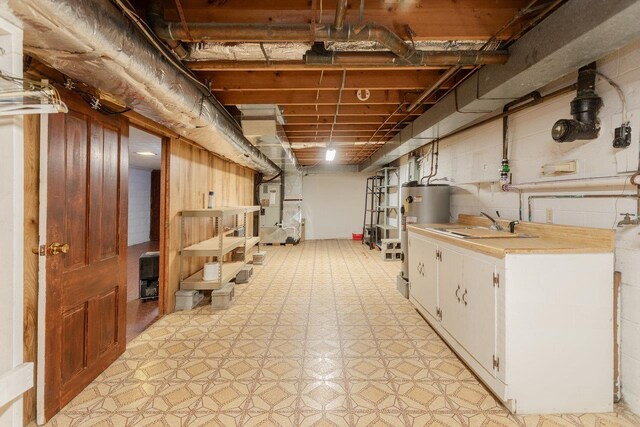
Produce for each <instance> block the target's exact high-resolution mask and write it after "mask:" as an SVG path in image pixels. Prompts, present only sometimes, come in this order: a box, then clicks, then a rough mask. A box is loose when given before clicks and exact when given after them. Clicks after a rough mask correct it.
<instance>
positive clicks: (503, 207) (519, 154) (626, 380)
mask: <svg viewBox="0 0 640 427" xmlns="http://www.w3.org/2000/svg"><path fill="white" fill-rule="evenodd" d="M598 70H599V71H600V72H602V73H604V74H605V75H607V76H608V77H610V78H612V79H613V80H614V81H615V82H616V83H618V84H619V85H620V86H621V87H622V90H623V92H624V94H625V95H626V99H627V111H628V116H629V120H630V121H631V126H632V128H633V130H632V145H631V147H629V148H626V149H615V148H613V147H612V145H611V142H612V140H613V129H614V128H615V127H617V126H620V122H621V112H622V105H621V102H620V99H619V97H618V95H617V94H616V92H615V91H614V90H613V88H612V87H611V86H609V85H608V84H607V83H606V82H605V81H603V80H602V79H600V78H598V80H597V86H596V90H597V92H598V94H599V95H600V96H601V97H602V99H603V101H604V107H603V109H602V110H601V112H600V119H601V121H602V130H601V132H600V136H599V138H598V139H595V140H591V141H576V142H571V143H564V144H558V143H556V142H554V141H553V139H552V138H551V127H552V125H553V124H554V123H555V121H556V120H558V119H560V118H570V117H571V116H570V107H569V103H570V102H571V100H572V99H573V97H574V96H575V93H570V94H567V95H564V96H562V97H559V98H556V99H555V100H552V101H550V102H547V103H544V104H541V105H539V106H536V107H534V108H531V109H528V110H525V111H522V112H520V113H517V114H514V115H513V116H511V118H510V120H509V141H510V153H511V155H510V157H511V167H512V171H513V180H514V183H515V184H517V183H526V182H539V181H544V180H547V179H558V177H552V178H546V177H543V176H542V175H541V167H542V166H543V165H545V164H549V163H558V162H562V161H571V160H577V162H578V172H577V173H576V174H573V175H569V176H567V177H566V178H569V179H576V178H593V177H606V176H615V175H618V174H621V173H625V172H631V171H634V170H637V168H638V145H639V144H638V140H639V137H640V96H638V95H639V94H640V43H634V44H631V45H629V46H626V47H624V48H623V49H620V50H619V51H616V52H613V53H612V54H610V55H609V56H607V57H605V58H603V59H602V60H600V61H598ZM575 78H576V74H572V75H570V76H567V77H566V78H563V79H562V80H561V81H558V82H555V83H553V84H552V85H550V86H549V87H547V88H543V89H542V90H541V92H542V93H543V94H544V93H548V92H550V91H552V90H555V89H557V88H560V87H563V86H566V85H568V84H571V83H573V82H575ZM501 157H502V121H501V120H498V121H494V122H492V123H489V124H486V125H484V126H481V127H478V128H475V129H471V130H469V131H467V132H464V133H461V134H458V135H456V136H453V137H451V138H447V139H444V140H442V141H441V143H440V161H439V172H438V175H437V177H438V178H443V177H447V178H449V179H450V180H452V181H453V182H455V183H472V182H473V183H478V182H484V183H485V184H482V185H475V184H470V185H462V186H460V187H457V188H456V189H455V190H454V191H453V193H452V199H451V207H452V216H453V218H456V217H457V216H458V215H459V214H461V213H466V214H478V213H479V212H480V211H481V210H484V211H487V212H489V213H494V212H495V211H496V210H499V211H500V214H501V215H502V217H504V218H513V219H516V218H518V215H519V198H518V194H517V193H516V192H513V193H503V192H501V191H500V189H499V187H498V186H497V185H490V184H488V182H490V181H497V180H498V178H499V174H498V169H499V167H500V161H501ZM406 162H407V161H406V158H404V159H401V160H400V162H399V164H400V165H401V167H402V169H401V177H403V180H406V177H407V173H408V171H407V165H406ZM429 168H430V163H429V162H428V161H425V162H424V163H423V165H422V169H423V172H424V173H428V171H429ZM623 191H624V192H625V193H629V194H633V193H634V192H635V187H634V186H632V185H629V184H628V185H626V187H625V188H608V189H607V188H604V189H602V191H588V192H589V193H591V194H598V193H602V194H619V193H622V192H623ZM579 193H583V191H580V192H567V191H562V190H555V191H550V192H544V193H541V192H537V193H535V194H540V195H542V194H547V195H554V194H556V195H559V194H579ZM531 194H533V193H528V192H524V194H523V197H524V206H523V208H524V210H523V217H524V219H525V220H526V219H527V217H528V214H529V213H528V211H527V198H528V196H529V195H531ZM625 212H630V213H633V214H635V213H636V202H635V200H632V199H583V200H580V199H536V200H534V201H533V209H532V218H533V221H536V222H546V221H547V217H548V216H550V217H552V221H553V223H556V224H565V225H576V226H587V227H603V228H613V229H615V230H616V231H617V235H616V270H618V271H620V272H621V273H622V282H623V284H622V290H621V306H622V321H621V335H622V339H621V353H622V361H621V376H622V392H623V398H624V400H625V401H626V402H627V403H628V405H629V406H630V408H631V409H632V410H633V411H634V412H636V413H640V236H638V233H639V232H640V227H638V226H635V227H625V228H617V227H615V224H616V223H617V222H618V221H619V220H620V219H622V217H621V216H620V214H621V213H625Z"/></svg>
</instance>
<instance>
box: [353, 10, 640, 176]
mask: <svg viewBox="0 0 640 427" xmlns="http://www.w3.org/2000/svg"><path fill="white" fill-rule="evenodd" d="M638 16H640V2H638V1H637V0H616V1H615V2H614V1H611V0H569V1H568V2H567V3H565V4H564V5H562V6H561V7H560V8H558V9H557V10H556V11H555V12H554V13H552V14H551V15H549V16H548V17H547V18H545V19H544V20H543V21H542V22H540V23H539V24H538V25H536V26H535V27H533V28H532V29H531V30H530V31H529V32H527V33H526V34H524V35H523V36H522V37H521V38H520V39H518V40H517V41H516V42H514V43H513V45H511V46H510V47H509V61H507V63H506V64H505V65H501V66H496V65H488V66H486V67H483V68H482V69H480V70H478V72H476V73H474V74H472V75H471V76H470V77H469V78H468V79H466V80H465V81H464V82H462V83H461V84H460V85H459V86H457V87H456V89H454V90H453V91H452V92H451V93H449V94H448V95H446V96H445V97H444V98H442V99H440V100H439V101H438V103H437V104H436V105H434V106H433V107H431V108H430V109H429V110H427V111H426V112H425V113H424V114H422V115H421V116H420V117H418V118H417V119H416V120H414V121H413V122H411V123H409V124H408V125H407V126H406V127H405V128H404V129H402V130H401V131H400V133H399V134H398V135H396V136H395V137H394V138H392V139H391V140H390V141H388V142H387V143H385V145H384V146H383V147H381V148H380V149H379V150H378V151H377V152H376V153H374V154H373V156H371V157H370V158H369V159H367V160H366V161H365V162H363V163H362V164H361V165H360V170H361V171H373V170H376V169H379V168H380V167H381V166H383V165H385V164H388V163H390V162H393V161H395V160H397V159H398V158H400V157H401V156H403V155H405V154H408V153H410V152H411V151H413V150H415V149H417V148H419V147H421V146H423V145H425V144H427V143H428V142H429V141H433V140H434V139H439V138H444V137H446V136H447V135H450V134H452V133H454V132H457V131H459V130H461V129H464V128H465V127H467V126H469V125H470V124H472V123H474V122H477V121H480V120H483V119H485V118H487V117H489V116H490V115H492V114H495V113H496V111H499V110H501V109H502V108H503V106H504V105H505V104H506V103H507V102H509V101H511V100H514V99H518V98H520V97H521V96H524V95H526V94H527V93H530V92H532V91H534V90H537V89H539V88H541V87H543V86H545V85H547V84H549V83H551V82H553V81H555V80H557V79H559V78H561V77H563V76H565V75H567V74H569V73H572V72H575V70H576V69H578V68H580V67H582V66H584V65H586V64H589V63H590V62H592V61H595V60H597V59H600V58H602V57H603V56H605V55H607V54H608V53H610V52H611V51H613V50H615V49H619V48H620V47H621V46H625V45H626V44H628V43H630V42H631V41H633V40H637V39H638V38H640V26H638V25H637V22H636V21H637V17H638ZM567 22H571V23H572V25H567ZM532 52H533V53H535V54H532Z"/></svg>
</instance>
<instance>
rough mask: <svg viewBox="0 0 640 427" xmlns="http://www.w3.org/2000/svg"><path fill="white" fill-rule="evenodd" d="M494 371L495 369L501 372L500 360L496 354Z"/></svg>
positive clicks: (494, 356)
mask: <svg viewBox="0 0 640 427" xmlns="http://www.w3.org/2000/svg"><path fill="white" fill-rule="evenodd" d="M493 369H495V370H496V371H499V370H500V358H499V357H497V356H496V355H495V354H494V355H493Z"/></svg>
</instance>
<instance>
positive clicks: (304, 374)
mask: <svg viewBox="0 0 640 427" xmlns="http://www.w3.org/2000/svg"><path fill="white" fill-rule="evenodd" d="M267 252H268V255H267V262H266V264H265V265H263V266H255V267H254V276H253V279H252V281H251V282H250V283H249V284H243V285H238V286H237V288H236V301H235V302H234V304H233V305H232V306H231V307H230V308H228V309H227V310H212V309H211V308H210V307H209V306H207V305H203V306H202V307H198V308H196V309H194V310H190V311H183V312H178V313H173V314H170V315H167V316H164V317H163V318H160V319H159V320H157V321H156V322H155V323H154V324H153V325H152V326H151V327H150V328H149V329H147V330H146V331H144V332H142V333H141V334H140V335H139V336H137V337H136V338H135V339H133V340H132V341H131V342H130V343H129V344H128V345H127V349H126V351H125V353H124V354H123V355H122V356H121V357H120V358H119V359H118V360H116V361H115V362H114V363H113V364H112V365H111V366H110V367H108V368H107V369H106V370H105V371H104V372H103V373H102V374H101V375H100V376H98V378H96V380H95V381H94V382H92V383H91V384H90V385H89V386H87V388H86V389H85V390H84V391H82V392H81V393H80V394H79V395H78V396H77V397H76V398H75V399H73V401H72V402H71V403H69V404H68V405H67V406H66V407H65V408H64V409H63V410H62V411H61V412H60V413H59V414H58V415H57V416H55V417H54V418H53V420H51V422H50V425H55V426H81V427H85V426H94V425H95V426H103V425H105V426H156V425H163V426H225V427H227V426H243V427H244V426H295V427H299V426H316V427H317V426H435V425H438V426H460V425H463V426H507V427H510V426H518V427H523V426H564V425H571V426H581V425H585V426H605V425H606V426H609V425H611V426H638V425H640V418H638V417H637V416H635V415H633V414H631V413H630V412H629V411H628V410H627V409H626V407H625V406H624V405H616V411H615V412H614V413H611V414H560V415H552V416H536V415H527V416H514V415H511V414H509V412H508V411H507V410H506V409H505V408H504V407H503V406H502V405H501V404H500V403H499V402H497V401H496V400H495V399H494V397H493V396H492V395H491V393H489V392H488V391H487V390H486V388H485V387H484V386H483V385H481V384H480V383H479V382H478V380H477V379H476V378H475V377H474V376H473V374H471V372H470V371H469V369H468V368H467V367H466V366H465V365H464V364H463V363H462V362H460V360H459V359H458V358H457V357H456V356H455V354H454V353H453V352H452V351H451V350H450V349H449V347H447V345H446V344H445V343H444V342H443V341H442V340H441V339H440V337H439V336H438V335H437V334H436V333H435V332H434V331H433V330H432V329H431V328H430V327H429V325H428V324H427V323H426V322H425V321H424V319H423V318H422V317H421V316H420V315H418V314H417V312H416V311H415V309H414V307H413V306H412V305H411V304H410V303H409V302H408V301H407V300H406V299H404V298H402V297H401V296H400V294H398V292H397V291H396V289H395V275H396V274H397V271H398V269H399V263H397V262H384V261H382V260H381V259H380V256H379V253H378V252H377V251H368V250H366V249H364V247H362V246H361V245H360V244H359V243H358V242H352V241H347V240H344V241H339V240H327V241H315V242H305V243H303V244H300V245H297V246H295V247H273V246H269V247H267Z"/></svg>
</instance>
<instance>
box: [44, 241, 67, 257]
mask: <svg viewBox="0 0 640 427" xmlns="http://www.w3.org/2000/svg"><path fill="white" fill-rule="evenodd" d="M48 250H49V254H51V255H58V254H66V253H67V252H69V244H68V243H58V242H55V243H52V244H50V245H49V248H48Z"/></svg>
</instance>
